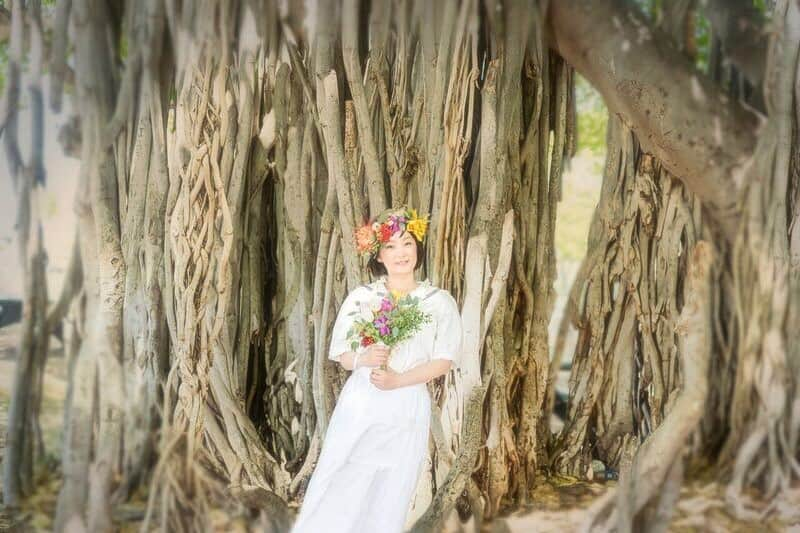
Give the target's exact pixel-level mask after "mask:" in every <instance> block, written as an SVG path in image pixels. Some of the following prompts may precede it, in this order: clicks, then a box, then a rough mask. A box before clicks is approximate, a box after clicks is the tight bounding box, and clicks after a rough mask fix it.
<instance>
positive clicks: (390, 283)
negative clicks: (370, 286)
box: [385, 273, 418, 294]
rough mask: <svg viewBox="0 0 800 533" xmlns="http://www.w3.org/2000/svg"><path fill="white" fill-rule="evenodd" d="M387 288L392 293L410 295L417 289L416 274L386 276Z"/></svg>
mask: <svg viewBox="0 0 800 533" xmlns="http://www.w3.org/2000/svg"><path fill="white" fill-rule="evenodd" d="M385 285H386V288H387V289H388V290H390V291H400V292H402V293H404V294H408V293H409V292H411V291H413V290H414V289H416V288H417V285H418V283H417V280H415V279H414V274H413V273H409V274H402V275H394V276H388V275H387V276H386V282H385Z"/></svg>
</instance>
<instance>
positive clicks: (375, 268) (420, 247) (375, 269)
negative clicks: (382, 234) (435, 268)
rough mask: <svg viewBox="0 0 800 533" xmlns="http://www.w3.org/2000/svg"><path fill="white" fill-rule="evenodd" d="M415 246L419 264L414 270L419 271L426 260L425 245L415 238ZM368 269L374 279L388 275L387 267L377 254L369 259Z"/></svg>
mask: <svg viewBox="0 0 800 533" xmlns="http://www.w3.org/2000/svg"><path fill="white" fill-rule="evenodd" d="M414 244H416V245H417V263H416V264H415V265H414V270H416V269H418V268H419V267H420V266H421V265H422V262H423V261H424V260H425V245H424V244H423V243H421V242H419V241H418V240H417V239H416V238H414ZM367 268H369V271H370V273H372V275H373V277H376V278H377V277H380V276H385V275H387V274H388V272H387V271H386V267H385V266H384V265H383V263H381V262H380V261H378V254H377V253H376V254H375V255H373V256H372V257H370V258H369V262H368V263H367Z"/></svg>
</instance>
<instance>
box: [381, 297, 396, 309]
mask: <svg viewBox="0 0 800 533" xmlns="http://www.w3.org/2000/svg"><path fill="white" fill-rule="evenodd" d="M392 309H394V305H393V304H392V301H391V300H389V298H384V299H383V300H381V311H383V312H389V311H391V310H392Z"/></svg>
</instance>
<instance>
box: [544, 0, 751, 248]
mask: <svg viewBox="0 0 800 533" xmlns="http://www.w3.org/2000/svg"><path fill="white" fill-rule="evenodd" d="M548 23H549V28H550V32H551V46H553V47H554V48H555V49H556V50H557V51H558V52H559V53H560V54H561V55H562V56H563V57H564V59H566V60H567V61H568V62H569V63H570V64H571V65H572V66H573V67H574V68H575V69H576V70H577V71H578V72H580V73H581V74H582V75H583V76H585V77H586V78H587V79H588V80H589V82H591V83H592V85H594V86H595V87H596V88H597V89H598V90H599V91H600V93H601V94H602V95H603V97H604V99H605V101H606V104H607V105H608V107H609V109H610V110H611V112H613V113H615V114H616V115H618V116H619V117H620V119H621V120H622V121H623V122H624V123H625V124H626V125H628V126H629V127H630V128H631V129H632V130H633V131H634V132H635V133H636V135H637V137H638V138H639V140H640V142H641V144H642V147H643V148H644V150H645V151H647V152H650V153H652V154H653V155H655V156H656V157H657V158H658V159H659V160H660V161H661V162H662V163H663V164H664V166H665V167H666V168H667V169H668V170H669V171H670V172H671V173H672V174H673V175H675V176H676V177H677V178H679V179H680V180H681V181H683V182H684V183H686V185H687V187H689V189H690V190H692V192H694V193H695V194H697V195H698V196H699V197H700V198H701V200H702V201H703V203H704V205H705V206H706V207H707V208H708V210H709V212H710V213H711V215H712V216H713V217H714V218H715V219H716V220H717V221H718V222H719V223H720V225H721V227H722V230H723V232H724V235H725V237H726V238H727V239H729V240H730V239H732V238H733V236H734V235H735V232H736V229H737V227H738V222H737V217H738V215H739V213H740V208H739V206H738V205H737V204H738V201H739V198H740V195H741V192H742V191H743V189H744V187H745V185H746V176H747V168H748V167H749V165H750V164H751V160H752V154H753V151H754V149H755V144H756V133H757V129H758V128H757V127H758V124H759V121H758V118H757V115H756V114H755V113H754V112H752V111H750V110H748V109H746V108H744V107H743V106H742V105H741V104H739V103H738V102H734V101H731V100H730V99H728V98H727V97H726V96H725V94H723V92H722V90H721V89H720V88H719V87H717V86H716V85H715V84H714V83H713V82H712V81H711V80H710V79H708V78H706V77H705V76H703V75H702V74H701V73H699V72H697V71H696V70H695V69H694V68H693V66H692V65H691V63H690V62H689V61H688V60H687V59H686V58H685V57H684V56H683V55H682V54H681V53H680V52H679V51H678V50H677V49H676V48H675V47H673V46H672V44H671V39H669V37H668V36H667V35H665V34H663V33H662V32H660V31H659V30H657V29H653V28H651V27H650V26H649V25H648V24H647V23H646V22H645V20H644V18H643V16H642V15H641V14H640V13H639V12H638V11H637V9H636V8H635V7H632V6H630V5H627V3H625V2H624V1H623V0H597V1H594V2H580V1H578V0H562V1H559V2H551V3H550V5H549V12H548Z"/></svg>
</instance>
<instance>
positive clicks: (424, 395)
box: [293, 208, 461, 533]
mask: <svg viewBox="0 0 800 533" xmlns="http://www.w3.org/2000/svg"><path fill="white" fill-rule="evenodd" d="M426 229H427V221H426V220H425V219H424V218H419V217H418V216H417V214H416V212H415V211H414V210H413V209H405V208H401V209H394V210H387V211H385V212H384V213H382V214H381V215H378V216H377V217H376V218H375V219H374V220H373V221H372V222H371V223H370V224H368V225H366V226H364V227H362V228H360V229H359V230H358V232H357V234H356V239H357V244H358V248H359V251H361V252H362V253H366V254H369V255H370V261H369V268H370V270H371V272H372V273H373V275H375V276H383V277H381V278H380V279H378V280H377V281H376V282H374V283H371V284H369V285H364V286H361V287H358V288H356V289H355V290H353V291H352V292H350V294H348V295H347V298H346V299H345V301H344V303H343V304H342V306H341V309H340V310H339V314H338V316H337V318H336V323H335V325H334V327H333V332H332V338H331V346H330V350H329V358H330V359H332V360H334V361H337V362H338V363H339V364H341V365H342V366H343V367H344V368H345V369H347V370H352V371H353V373H352V374H351V375H350V377H349V378H348V379H347V382H346V383H345V385H344V387H343V388H342V392H341V394H340V395H339V400H338V402H337V404H336V408H335V409H334V411H333V414H332V416H331V419H330V423H329V425H328V430H327V433H326V434H325V440H324V444H323V447H322V452H321V453H320V457H319V462H318V463H317V467H316V470H315V471H314V474H313V475H312V477H311V481H310V482H309V485H308V490H307V492H306V495H305V498H304V500H303V505H302V508H301V510H300V514H299V516H298V517H297V521H296V522H295V526H294V528H293V532H295V533H303V532H315V533H316V532H323V531H324V532H331V533H333V532H348V533H350V532H373V531H380V532H397V531H401V529H402V528H403V525H404V524H405V521H406V515H407V513H408V510H409V505H410V503H411V500H412V498H413V496H414V490H415V488H416V485H417V480H418V478H419V475H420V473H421V470H422V467H423V464H424V462H425V457H426V452H427V447H428V429H429V425H430V413H431V405H430V396H429V394H428V388H427V387H426V386H425V384H426V383H427V382H428V381H430V380H432V379H435V378H437V377H439V376H441V375H443V374H446V373H447V372H448V371H449V370H450V368H451V366H452V365H454V364H457V362H458V357H459V355H460V353H459V352H460V348H461V317H460V315H459V311H458V307H457V305H456V302H455V300H454V299H453V297H452V296H451V295H450V294H449V293H448V292H447V291H444V290H442V289H437V288H436V287H433V286H432V285H430V284H429V283H427V282H417V281H416V280H415V278H414V271H415V270H416V269H417V267H419V265H420V264H421V262H422V259H423V257H424V253H423V247H422V242H423V240H424V236H425V231H426ZM390 291H391V292H392V293H394V294H395V296H406V295H408V296H412V297H414V298H417V299H418V302H419V303H418V305H419V308H420V310H422V311H423V312H424V313H427V314H429V315H430V317H431V320H429V321H428V322H427V323H426V324H424V325H423V326H422V329H421V330H420V331H418V332H417V333H416V334H415V335H414V336H413V337H412V338H410V339H408V340H406V341H404V342H401V343H400V344H398V345H396V346H395V347H394V349H393V351H392V353H391V357H389V355H390V353H389V349H388V348H387V347H385V346H383V345H380V344H372V345H370V346H368V347H366V348H363V347H359V348H358V349H357V350H356V351H352V350H351V344H350V343H351V339H350V338H348V333H349V330H350V327H351V326H352V324H353V322H354V320H355V319H356V318H359V317H364V318H367V319H369V318H370V317H371V316H372V310H373V309H375V308H377V307H378V306H379V303H380V301H381V299H382V298H383V297H385V296H386V295H387V294H388V293H389V292H390ZM382 367H383V368H385V370H384V369H382Z"/></svg>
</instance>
